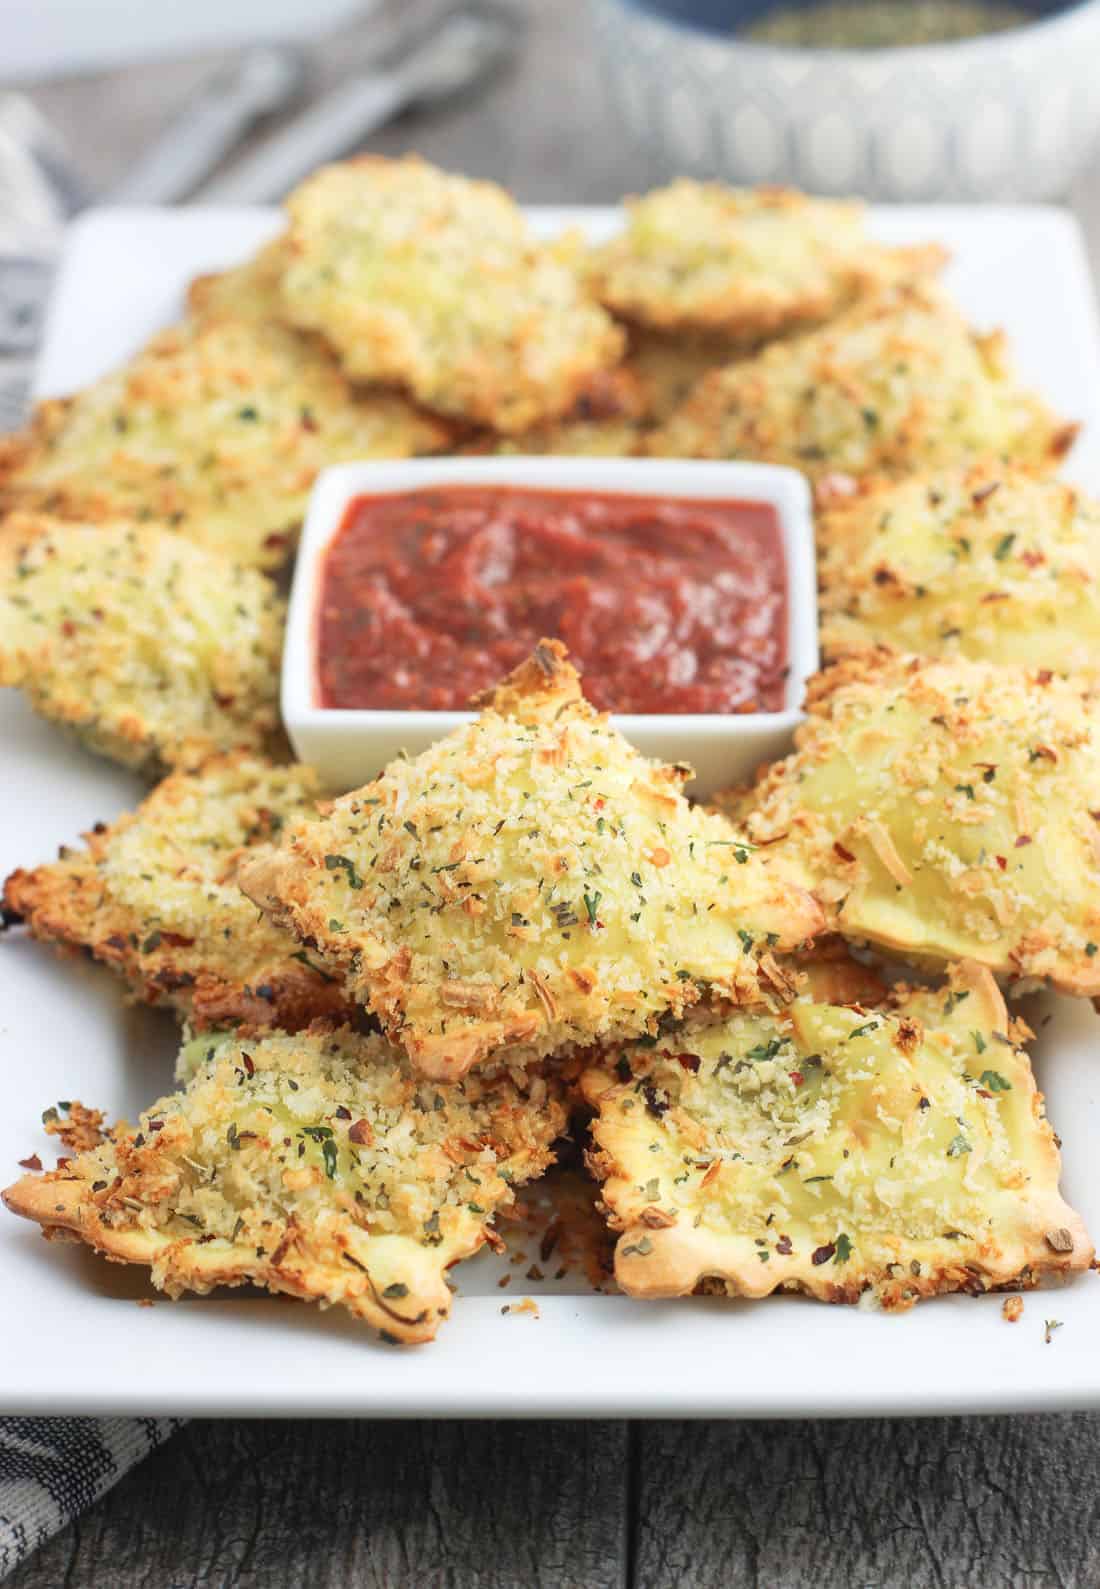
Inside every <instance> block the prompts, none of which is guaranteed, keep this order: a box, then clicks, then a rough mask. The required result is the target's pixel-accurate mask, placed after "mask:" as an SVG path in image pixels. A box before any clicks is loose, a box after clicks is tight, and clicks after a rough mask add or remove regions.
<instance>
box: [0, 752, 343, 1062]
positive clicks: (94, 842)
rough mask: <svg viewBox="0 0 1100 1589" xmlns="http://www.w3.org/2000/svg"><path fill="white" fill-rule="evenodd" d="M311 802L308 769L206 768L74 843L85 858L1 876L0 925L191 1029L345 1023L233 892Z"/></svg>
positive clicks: (289, 942) (299, 954) (327, 989)
mask: <svg viewBox="0 0 1100 1589" xmlns="http://www.w3.org/2000/svg"><path fill="white" fill-rule="evenodd" d="M316 800H317V781H316V777H315V775H314V774H313V772H312V771H311V770H310V769H309V768H307V767H274V766H271V765H270V764H269V763H267V762H264V761H261V760H258V759H257V758H255V757H252V756H245V755H237V756H218V757H214V758H213V759H212V760H210V761H209V762H207V763H206V764H205V765H204V766H203V767H202V768H200V769H199V770H198V771H196V772H186V773H175V774H173V775H172V776H171V777H169V778H166V779H165V780H164V781H163V783H161V784H159V785H158V786H157V788H156V789H154V790H153V792H152V794H151V795H150V796H149V797H148V799H146V800H144V801H143V802H142V804H141V805H140V806H139V807H138V808H137V810H136V811H132V812H129V813H128V814H127V815H125V816H122V817H120V818H119V819H118V821H117V822H114V823H112V824H111V826H110V827H107V826H105V825H103V824H101V825H100V826H99V827H97V828H95V829H94V830H93V831H92V832H91V833H88V834H85V842H86V846H87V847H86V848H85V849H67V848H65V849H63V850H62V852H61V856H60V859H59V860H57V861H53V862H50V863H49V864H47V865H45V866H39V867H36V868H35V869H34V870H33V871H22V870H20V871H17V872H13V873H12V875H11V876H10V877H9V878H8V880H7V883H6V884H5V886H4V894H3V903H4V909H5V913H6V914H7V916H8V917H9V919H10V918H12V917H15V918H17V919H19V920H21V921H24V922H25V923H26V925H27V927H28V929H29V930H30V932H31V933H33V935H34V936H35V937H36V938H40V939H43V940H44V941H46V942H50V943H55V944H57V945H59V946H61V947H63V948H74V949H83V950H86V951H87V952H88V953H89V954H91V955H92V956H93V958H94V959H96V960H99V961H101V962H102V963H103V964H105V965H108V966H110V967H111V969H112V970H113V971H116V972H117V973H118V974H119V975H120V976H121V977H122V978H123V979H124V980H125V982H126V983H127V985H128V987H129V989H130V991H131V993H132V994H133V996H134V997H135V998H138V999H142V1000H144V1001H145V1002H146V1003H148V1004H164V1005H169V1006H171V1007H172V1008H174V1009H176V1010H178V1011H180V1013H181V1014H183V1015H184V1016H186V1017H187V1019H188V1020H189V1021H190V1022H191V1023H192V1025H193V1026H195V1027H197V1028H205V1027H211V1026H214V1027H216V1026H224V1025H228V1024H232V1025H235V1026H236V1025H244V1026H248V1027H250V1028H256V1027H265V1026H282V1027H286V1028H287V1029H290V1030H294V1029H297V1028H298V1027H301V1026H308V1025H309V1023H310V1022H311V1021H312V1020H314V1019H316V1018H317V1017H318V1016H323V1015H339V1016H341V1017H344V1016H348V1015H350V1013H351V1007H350V1005H349V1003H348V1001H346V1000H345V999H344V997H343V995H342V993H341V990H340V987H339V985H338V984H337V982H336V981H335V979H334V978H333V977H331V976H329V975H328V973H327V972H325V971H324V969H323V968H318V967H317V966H315V964H314V963H313V961H312V959H311V957H310V956H309V955H308V954H305V953H304V952H303V951H302V949H301V948H300V947H299V946H298V945H297V944H296V943H295V942H294V940H293V939H292V938H290V937H289V936H287V935H286V934H284V933H281V932H279V931H278V930H277V929H276V928H274V927H272V926H271V924H270V923H269V922H268V921H266V920H264V919H263V918H261V917H259V916H258V914H257V911H256V909H255V906H253V905H252V903H251V902H250V901H249V900H247V899H246V898H245V896H244V895H243V894H242V893H241V891H240V889H239V888H238V887H237V880H236V879H237V870H238V867H239V866H240V864H241V861H242V860H243V859H244V858H245V857H246V856H248V855H250V854H252V853H253V849H254V847H255V846H257V845H264V844H269V843H271V842H273V841H275V840H277V839H278V837H279V833H280V831H281V829H282V827H283V825H284V823H286V822H287V821H289V820H291V819H292V818H296V817H299V816H301V815H303V814H305V813H309V812H312V811H313V810H314V807H315V802H316Z"/></svg>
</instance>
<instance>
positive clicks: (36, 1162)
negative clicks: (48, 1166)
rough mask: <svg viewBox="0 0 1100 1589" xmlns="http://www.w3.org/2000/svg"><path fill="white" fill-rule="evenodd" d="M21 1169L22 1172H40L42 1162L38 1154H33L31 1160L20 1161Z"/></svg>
mask: <svg viewBox="0 0 1100 1589" xmlns="http://www.w3.org/2000/svg"><path fill="white" fill-rule="evenodd" d="M19 1168H20V1169H21V1170H40V1169H41V1168H42V1160H41V1159H40V1158H39V1157H38V1154H37V1153H32V1154H31V1156H30V1158H29V1159H20V1160H19Z"/></svg>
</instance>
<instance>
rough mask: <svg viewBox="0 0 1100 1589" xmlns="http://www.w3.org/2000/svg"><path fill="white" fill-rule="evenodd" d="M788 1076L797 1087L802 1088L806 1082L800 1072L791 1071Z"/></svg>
mask: <svg viewBox="0 0 1100 1589" xmlns="http://www.w3.org/2000/svg"><path fill="white" fill-rule="evenodd" d="M787 1075H788V1076H789V1077H790V1078H791V1080H792V1081H793V1082H794V1084H795V1086H796V1087H801V1086H802V1083H803V1082H804V1081H805V1080H806V1078H805V1076H804V1075H803V1074H802V1072H801V1071H800V1070H789V1071H788V1072H787Z"/></svg>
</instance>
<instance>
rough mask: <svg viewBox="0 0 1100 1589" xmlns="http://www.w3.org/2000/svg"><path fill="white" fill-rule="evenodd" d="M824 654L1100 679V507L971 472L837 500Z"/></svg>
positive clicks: (1048, 487) (1048, 486)
mask: <svg viewBox="0 0 1100 1589" xmlns="http://www.w3.org/2000/svg"><path fill="white" fill-rule="evenodd" d="M818 538H819V544H820V548H821V556H820V558H819V562H818V569H819V573H820V576H821V586H822V603H821V604H822V620H823V622H822V646H823V649H824V651H825V653H826V655H827V656H838V655H841V654H843V653H844V652H848V651H858V650H866V649H867V648H868V647H872V646H875V645H880V644H881V645H892V646H894V647H895V648H896V649H897V650H899V651H912V652H919V653H922V654H923V655H925V656H963V657H971V658H974V659H975V660H977V661H982V660H985V661H989V662H1019V663H1023V664H1025V665H1026V666H1028V667H1032V668H1041V667H1047V668H1052V669H1053V670H1054V671H1055V672H1056V673H1087V674H1091V675H1093V676H1095V675H1096V673H1097V671H1098V670H1100V504H1097V503H1096V502H1093V501H1090V500H1089V498H1087V497H1084V496H1082V495H1081V494H1080V493H1079V492H1077V491H1075V490H1074V489H1073V487H1072V486H1068V485H1066V484H1064V483H1063V482H1062V481H1059V480H1053V479H1037V478H1036V477H1035V476H1034V475H1032V474H1030V473H1027V472H1025V471H1024V470H1021V469H1013V468H1011V467H1007V468H1006V467H1005V466H1004V465H1001V464H978V465H975V466H973V467H971V468H964V469H953V470H948V471H943V472H940V473H938V474H933V475H928V476H920V477H915V478H912V479H909V480H902V481H898V482H897V483H895V484H888V485H882V486H878V487H872V488H870V489H868V490H866V491H863V492H856V493H855V495H853V496H851V497H849V498H847V499H843V498H842V499H840V500H838V501H837V502H836V503H835V504H834V505H832V506H831V507H830V508H829V510H828V511H827V512H825V513H824V514H822V515H821V516H820V518H819V520H818Z"/></svg>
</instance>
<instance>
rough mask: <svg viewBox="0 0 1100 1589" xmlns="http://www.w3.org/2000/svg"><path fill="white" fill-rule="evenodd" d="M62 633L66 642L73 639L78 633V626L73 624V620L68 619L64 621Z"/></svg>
mask: <svg viewBox="0 0 1100 1589" xmlns="http://www.w3.org/2000/svg"><path fill="white" fill-rule="evenodd" d="M61 633H62V634H63V635H64V636H65V639H66V640H71V639H72V637H73V635H74V634H75V633H76V624H75V623H73V621H72V619H71V618H66V619H64V620H63V622H62V624H61Z"/></svg>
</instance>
